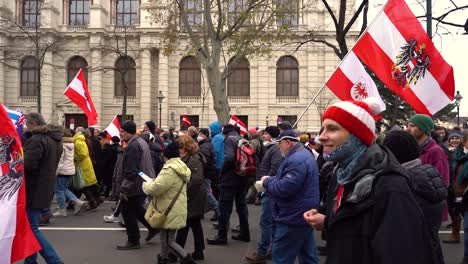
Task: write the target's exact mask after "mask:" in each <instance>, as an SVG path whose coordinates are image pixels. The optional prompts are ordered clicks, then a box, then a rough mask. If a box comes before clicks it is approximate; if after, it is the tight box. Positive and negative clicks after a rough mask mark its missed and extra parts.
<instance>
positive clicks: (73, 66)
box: [67, 56, 88, 84]
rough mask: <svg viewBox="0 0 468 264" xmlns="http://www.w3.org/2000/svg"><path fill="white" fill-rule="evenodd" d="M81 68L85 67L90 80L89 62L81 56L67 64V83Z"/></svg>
mask: <svg viewBox="0 0 468 264" xmlns="http://www.w3.org/2000/svg"><path fill="white" fill-rule="evenodd" d="M80 69H83V73H84V75H85V78H86V81H88V62H87V61H86V60H85V59H84V58H83V57H80V56H75V57H73V58H71V59H70V61H69V62H68V65H67V84H69V83H70V82H71V81H72V80H73V78H75V76H76V74H77V73H78V71H79V70H80Z"/></svg>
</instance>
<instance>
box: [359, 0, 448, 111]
mask: <svg viewBox="0 0 468 264" xmlns="http://www.w3.org/2000/svg"><path fill="white" fill-rule="evenodd" d="M353 51H354V53H355V54H356V55H357V56H358V57H359V59H361V60H362V62H363V63H365V64H366V65H367V66H368V67H369V68H370V69H371V70H372V71H373V72H374V73H375V74H376V75H377V77H378V78H379V79H380V80H381V81H382V82H383V83H385V85H387V87H388V88H390V89H391V90H392V91H393V92H394V93H396V94H397V95H399V96H400V97H401V98H402V99H403V100H405V101H406V102H407V103H408V104H409V105H411V107H413V108H414V110H415V111H416V112H417V113H422V114H427V115H433V114H435V113H437V112H438V111H439V110H440V109H442V108H444V107H445V106H446V105H447V104H449V103H450V102H451V101H452V100H453V99H454V96H455V83H454V76H453V68H452V66H450V65H449V64H448V63H447V62H446V61H445V60H444V58H442V56H441V55H440V53H439V51H438V50H437V49H436V48H435V47H434V44H433V43H432V41H431V39H430V38H429V36H428V35H427V34H426V32H425V31H424V29H423V28H422V26H421V24H420V23H419V21H418V19H417V18H416V17H415V16H414V14H413V13H412V12H411V10H410V9H409V7H408V6H407V5H406V3H405V1H404V0H389V1H388V3H387V5H386V6H385V7H384V10H383V12H381V13H380V15H378V16H377V17H376V19H375V20H374V22H373V23H372V24H371V26H370V27H369V28H368V29H367V32H366V33H364V34H363V36H362V38H361V39H360V40H359V41H358V42H357V43H356V45H355V46H354V48H353Z"/></svg>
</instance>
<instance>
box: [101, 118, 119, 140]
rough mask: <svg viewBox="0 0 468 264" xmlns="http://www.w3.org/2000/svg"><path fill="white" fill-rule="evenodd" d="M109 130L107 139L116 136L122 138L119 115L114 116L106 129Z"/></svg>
mask: <svg viewBox="0 0 468 264" xmlns="http://www.w3.org/2000/svg"><path fill="white" fill-rule="evenodd" d="M104 130H105V131H107V139H109V140H110V139H111V138H112V137H114V136H116V137H119V138H120V122H119V118H118V117H117V116H114V118H113V119H112V121H111V122H110V124H109V125H108V126H107V127H106V129H104Z"/></svg>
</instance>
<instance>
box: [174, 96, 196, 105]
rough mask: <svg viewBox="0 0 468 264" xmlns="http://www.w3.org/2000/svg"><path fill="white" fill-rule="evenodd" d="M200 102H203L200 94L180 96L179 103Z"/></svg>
mask: <svg viewBox="0 0 468 264" xmlns="http://www.w3.org/2000/svg"><path fill="white" fill-rule="evenodd" d="M200 102H201V97H200V96H179V103H183V104H199V103H200Z"/></svg>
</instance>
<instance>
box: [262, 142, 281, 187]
mask: <svg viewBox="0 0 468 264" xmlns="http://www.w3.org/2000/svg"><path fill="white" fill-rule="evenodd" d="M264 149H265V154H264V155H263V159H262V161H261V162H260V165H259V166H258V167H257V180H260V179H261V178H262V177H263V176H275V175H276V171H278V168H279V166H280V165H281V162H283V156H282V155H281V151H280V149H279V147H278V143H275V142H271V143H270V144H268V145H267V146H265V147H264Z"/></svg>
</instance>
